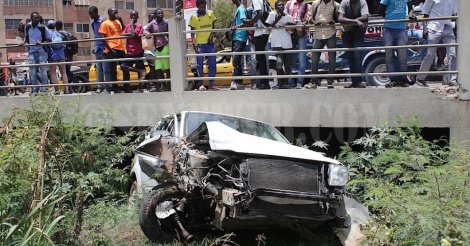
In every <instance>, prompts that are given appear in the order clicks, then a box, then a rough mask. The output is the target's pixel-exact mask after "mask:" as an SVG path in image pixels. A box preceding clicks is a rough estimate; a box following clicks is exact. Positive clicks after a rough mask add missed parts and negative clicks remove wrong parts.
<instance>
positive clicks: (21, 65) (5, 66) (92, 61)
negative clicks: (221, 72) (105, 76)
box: [0, 56, 170, 69]
mask: <svg viewBox="0 0 470 246" xmlns="http://www.w3.org/2000/svg"><path fill="white" fill-rule="evenodd" d="M167 58H170V56H158V57H133V58H115V59H102V60H82V61H66V62H48V63H40V64H19V65H0V69H1V68H18V67H43V66H50V65H62V64H64V65H73V64H83V63H96V62H125V61H147V60H150V61H151V60H155V59H167Z"/></svg>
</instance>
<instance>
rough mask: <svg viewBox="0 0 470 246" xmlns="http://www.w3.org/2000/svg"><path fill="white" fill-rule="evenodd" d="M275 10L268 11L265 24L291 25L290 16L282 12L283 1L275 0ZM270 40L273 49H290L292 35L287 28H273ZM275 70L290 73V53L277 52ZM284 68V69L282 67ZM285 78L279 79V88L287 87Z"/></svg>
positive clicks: (281, 73) (280, 72) (275, 25)
mask: <svg viewBox="0 0 470 246" xmlns="http://www.w3.org/2000/svg"><path fill="white" fill-rule="evenodd" d="M275 4H276V11H272V12H271V13H269V16H268V18H267V19H266V24H269V25H270V26H273V27H285V26H287V25H293V24H294V23H293V20H292V17H291V16H290V15H288V14H286V13H285V12H284V2H282V0H277V1H276V3H275ZM269 40H271V48H272V50H275V51H283V50H290V49H292V37H291V34H290V32H289V31H288V29H287V28H275V29H272V30H271V35H270V36H269ZM276 57H277V62H276V70H277V73H278V74H280V75H283V74H287V75H291V74H292V70H291V65H292V59H291V57H292V55H291V54H277V55H276ZM283 68H284V69H283ZM287 81H288V80H287V79H281V80H280V83H279V89H289V88H290V87H289V85H288V84H287Z"/></svg>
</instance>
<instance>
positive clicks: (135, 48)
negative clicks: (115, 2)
mask: <svg viewBox="0 0 470 246" xmlns="http://www.w3.org/2000/svg"><path fill="white" fill-rule="evenodd" d="M138 19H139V12H137V11H136V10H132V11H131V12H130V20H131V22H130V23H129V24H127V25H126V27H125V28H124V30H123V31H122V35H123V36H130V37H131V38H128V39H127V41H126V51H127V55H126V57H127V58H137V57H138V58H141V57H143V56H144V49H143V48H142V39H141V38H140V37H141V36H142V34H143V33H144V26H143V25H142V23H138V22H137V21H138ZM134 64H135V67H134ZM121 69H123V70H127V71H130V72H137V73H139V80H143V79H145V75H147V73H146V71H145V65H144V61H143V60H135V61H126V62H123V63H122V64H121ZM123 78H124V81H126V80H130V75H129V73H124V74H123ZM142 88H143V86H142V84H140V88H139V91H140V92H142V91H143V90H142Z"/></svg>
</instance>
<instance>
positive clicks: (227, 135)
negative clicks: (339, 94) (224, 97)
mask: <svg viewBox="0 0 470 246" xmlns="http://www.w3.org/2000/svg"><path fill="white" fill-rule="evenodd" d="M131 175H132V177H133V180H134V181H133V183H132V188H131V192H132V193H133V194H134V195H136V194H144V195H145V196H144V198H143V200H142V205H141V208H140V215H139V216H140V218H139V223H140V226H141V229H142V231H143V232H144V234H145V235H146V236H147V237H148V238H149V239H150V240H151V241H153V242H168V241H172V240H174V239H176V238H179V239H184V240H186V241H190V240H191V239H193V234H192V231H194V230H198V229H201V228H211V229H217V230H221V231H237V230H239V229H243V230H246V229H257V230H259V229H269V228H273V227H277V228H279V226H281V227H285V228H287V229H290V230H292V231H294V232H297V233H299V235H302V236H303V237H305V238H307V239H309V238H310V239H313V238H315V229H316V228H318V227H319V226H325V225H328V226H331V227H333V228H334V229H335V231H336V232H337V235H338V236H339V237H340V239H341V238H342V239H341V241H342V242H343V243H344V242H345V241H346V239H347V238H348V237H349V239H351V236H350V235H349V234H350V233H349V231H350V229H351V228H355V226H351V223H354V221H353V220H352V219H351V217H350V216H349V215H348V213H350V210H359V211H362V212H363V214H364V216H367V215H366V214H367V209H365V208H364V207H363V206H362V205H360V204H359V203H357V202H356V201H355V200H354V199H353V198H351V197H350V196H349V195H347V194H346V193H345V190H344V187H345V185H346V183H347V182H348V179H349V176H348V170H347V168H346V167H344V166H343V165H342V164H341V163H339V162H338V161H337V160H334V159H331V158H328V157H325V156H323V155H322V154H321V153H318V152H315V151H311V150H308V149H304V148H301V147H297V146H294V145H292V144H290V143H289V141H288V140H287V139H286V138H285V137H284V136H283V135H282V134H281V133H280V132H279V131H278V130H277V129H276V128H274V127H273V126H271V125H268V124H265V123H262V122H259V121H255V120H250V119H246V118H241V117H235V116H228V115H222V114H215V113H207V112H195V111H185V112H181V113H178V114H174V115H169V116H166V117H164V118H163V119H162V120H161V121H160V123H159V124H158V125H157V126H156V127H155V128H153V129H152V130H151V131H150V132H149V133H148V134H147V135H146V136H145V140H143V141H142V143H141V144H140V145H139V147H138V149H137V150H136V154H135V157H134V159H133V166H132V170H131ZM345 230H346V233H345Z"/></svg>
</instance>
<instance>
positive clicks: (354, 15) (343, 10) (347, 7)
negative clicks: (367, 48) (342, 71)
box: [338, 0, 369, 88]
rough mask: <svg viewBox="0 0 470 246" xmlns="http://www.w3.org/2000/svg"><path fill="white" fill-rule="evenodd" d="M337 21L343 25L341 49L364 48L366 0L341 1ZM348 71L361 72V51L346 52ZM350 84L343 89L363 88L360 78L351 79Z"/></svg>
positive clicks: (366, 16) (367, 16)
mask: <svg viewBox="0 0 470 246" xmlns="http://www.w3.org/2000/svg"><path fill="white" fill-rule="evenodd" d="M338 20H339V22H340V23H342V24H343V29H344V32H343V48H357V47H362V46H364V37H365V35H366V28H367V22H368V20H369V7H368V6H367V1H366V0H343V1H342V2H341V4H340V7H339V17H338ZM346 55H347V57H348V64H349V71H350V72H351V73H361V72H362V51H347V52H346ZM351 81H352V83H351V84H350V85H347V86H345V88H365V87H366V86H365V85H364V84H362V78H361V77H352V78H351Z"/></svg>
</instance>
